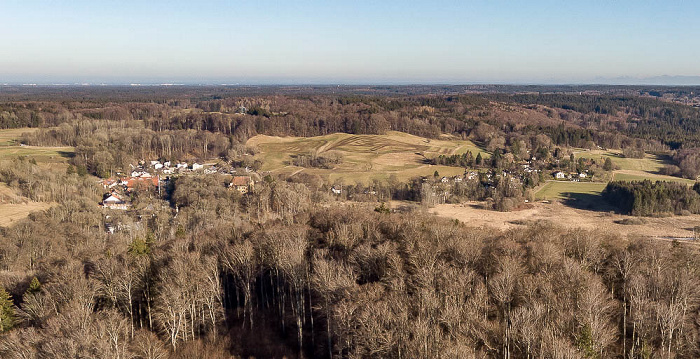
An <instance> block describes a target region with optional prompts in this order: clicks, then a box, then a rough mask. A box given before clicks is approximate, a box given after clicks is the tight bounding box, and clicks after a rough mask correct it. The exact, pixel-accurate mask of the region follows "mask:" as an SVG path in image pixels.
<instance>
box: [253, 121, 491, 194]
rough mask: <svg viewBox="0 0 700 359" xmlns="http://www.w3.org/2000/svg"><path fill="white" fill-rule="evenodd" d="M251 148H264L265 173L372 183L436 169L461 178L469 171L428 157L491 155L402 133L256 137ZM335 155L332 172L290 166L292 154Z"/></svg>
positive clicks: (447, 140) (427, 173) (463, 145)
mask: <svg viewBox="0 0 700 359" xmlns="http://www.w3.org/2000/svg"><path fill="white" fill-rule="evenodd" d="M247 145H249V146H254V147H257V148H258V149H259V151H260V152H259V154H258V156H259V159H261V160H262V161H263V168H262V170H263V171H271V172H275V173H287V174H291V173H298V172H300V171H303V172H305V173H309V174H317V175H320V176H322V177H326V178H328V179H329V180H330V181H335V180H343V181H344V182H345V183H353V182H356V183H367V182H369V181H371V180H373V179H387V178H389V177H390V176H392V175H393V176H395V177H396V179H397V180H399V181H405V180H408V179H410V178H413V177H416V176H430V175H433V173H434V172H435V171H438V172H439V173H440V175H449V176H452V175H457V174H462V173H464V169H462V168H459V167H449V166H431V165H428V164H426V163H425V160H426V159H430V158H434V157H436V156H439V155H453V154H462V153H465V152H467V151H472V153H473V154H474V156H476V155H477V154H478V153H482V157H485V158H487V157H490V155H489V154H488V153H487V152H485V151H483V150H481V149H480V148H478V147H477V146H476V145H474V143H472V142H470V141H464V140H457V139H453V138H441V139H426V138H422V137H418V136H412V135H409V134H405V133H401V132H389V133H387V134H385V135H350V134H346V133H336V134H331V135H326V136H318V137H306V138H300V137H271V136H262V135H259V136H255V137H253V138H251V139H250V140H248V142H247ZM327 151H334V152H336V153H339V154H341V155H342V156H343V161H342V163H341V164H339V165H337V166H336V167H335V168H333V169H330V170H329V169H319V168H302V167H296V166H293V165H291V164H290V162H291V159H292V156H293V155H298V154H321V153H324V152H327Z"/></svg>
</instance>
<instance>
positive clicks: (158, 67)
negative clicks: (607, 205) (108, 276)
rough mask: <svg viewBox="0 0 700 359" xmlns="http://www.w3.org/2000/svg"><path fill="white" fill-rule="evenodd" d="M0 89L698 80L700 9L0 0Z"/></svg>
mask: <svg viewBox="0 0 700 359" xmlns="http://www.w3.org/2000/svg"><path fill="white" fill-rule="evenodd" d="M0 39H2V41H0V83H8V82H10V83H18V82H19V83H22V82H37V83H51V82H54V83H56V82H59V83H60V82H64V83H75V82H109V83H130V82H142V83H146V82H152V83H159V82H173V83H181V82H187V83H237V82H239V83H474V82H482V83H483V82H488V83H523V82H527V83H581V82H588V83H590V82H601V79H610V78H617V77H653V76H660V75H684V76H698V75H700V2H699V1H671V0H666V1H623V0H607V1H591V0H571V1H568V0H558V1H544V0H541V1H537V0H530V1H526V0H522V1H495V0H490V1H466V0H464V1H437V0H435V1H410V0H403V1H381V0H374V1H362V0H346V1H333V0H326V1H303V0H296V1H292V0H290V1H265V0H251V1H233V0H229V1H176V0H171V1H145V0H144V1H124V0H121V1H106V0H105V1H100V0H91V1H82V0H65V1H60V0H53V1H48V0H47V1H32V0H0Z"/></svg>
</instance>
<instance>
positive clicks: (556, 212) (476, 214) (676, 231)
mask: <svg viewBox="0 0 700 359" xmlns="http://www.w3.org/2000/svg"><path fill="white" fill-rule="evenodd" d="M392 205H394V206H398V205H400V203H398V202H394V203H392ZM482 207H483V204H482V203H477V202H469V203H463V204H440V205H437V206H435V207H434V208H431V209H430V210H429V211H430V213H433V214H435V215H438V216H441V217H447V218H451V219H457V220H459V221H460V222H463V223H465V224H467V225H473V226H475V227H481V226H487V227H491V228H496V229H517V228H523V226H525V225H527V224H529V223H535V222H545V223H549V224H552V225H555V226H559V227H564V228H567V229H573V228H584V229H594V230H600V231H602V232H605V233H619V234H620V235H622V236H628V237H648V238H655V239H661V240H669V239H671V238H689V237H692V236H693V227H695V226H697V224H698V223H700V215H697V214H694V215H689V216H672V217H664V218H643V219H641V220H640V219H639V218H636V217H633V216H628V215H621V214H614V213H611V212H606V211H590V210H585V209H580V208H576V207H572V206H568V205H566V203H562V202H559V201H554V202H552V203H541V202H537V203H531V204H529V205H528V207H527V208H524V209H521V210H519V211H513V212H497V211H493V210H490V209H483V208H482ZM625 220H634V222H632V223H634V224H624V223H629V222H625Z"/></svg>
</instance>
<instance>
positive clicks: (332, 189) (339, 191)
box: [331, 187, 342, 194]
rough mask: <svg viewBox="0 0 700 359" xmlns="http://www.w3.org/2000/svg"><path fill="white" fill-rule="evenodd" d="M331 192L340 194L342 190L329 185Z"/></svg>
mask: <svg viewBox="0 0 700 359" xmlns="http://www.w3.org/2000/svg"><path fill="white" fill-rule="evenodd" d="M331 192H333V193H335V194H340V193H341V192H342V190H341V189H340V188H335V187H331Z"/></svg>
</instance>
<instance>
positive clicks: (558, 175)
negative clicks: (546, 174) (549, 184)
mask: <svg viewBox="0 0 700 359" xmlns="http://www.w3.org/2000/svg"><path fill="white" fill-rule="evenodd" d="M554 178H556V179H565V178H566V174H565V173H564V172H562V171H559V172H557V173H555V174H554Z"/></svg>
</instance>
